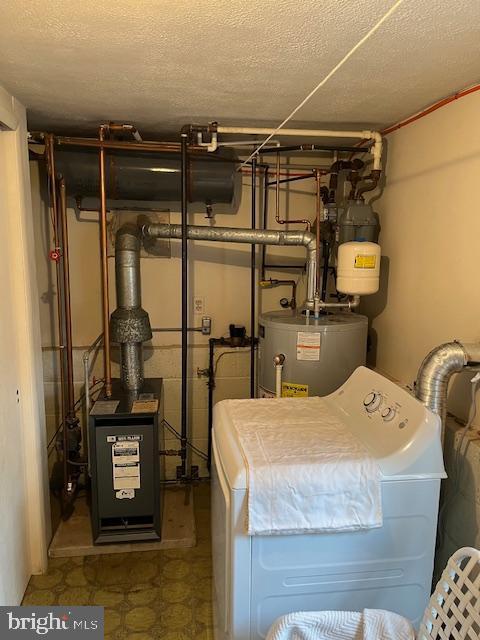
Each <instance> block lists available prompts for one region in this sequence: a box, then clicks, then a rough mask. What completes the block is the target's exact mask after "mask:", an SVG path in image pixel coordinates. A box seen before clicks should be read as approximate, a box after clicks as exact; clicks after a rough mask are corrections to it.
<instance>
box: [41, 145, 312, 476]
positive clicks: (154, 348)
mask: <svg viewBox="0 0 480 640" xmlns="http://www.w3.org/2000/svg"><path fill="white" fill-rule="evenodd" d="M293 161H294V160H293V159H292V162H293ZM305 161H306V160H305V158H302V159H301V162H302V163H305ZM31 175H32V198H33V206H34V212H35V220H36V222H35V225H36V231H35V233H36V238H37V243H36V260H37V264H38V278H39V291H40V300H41V302H40V307H41V329H42V345H43V348H44V370H45V392H46V406H47V431H48V439H49V440H50V438H51V437H52V435H53V433H54V431H55V428H56V425H57V424H58V421H59V404H60V399H59V393H58V384H57V381H58V363H57V355H56V354H55V352H54V351H52V349H51V346H52V345H53V344H55V343H56V337H55V333H56V332H55V326H56V325H55V323H56V320H55V317H56V316H55V314H56V310H55V305H56V294H55V290H56V285H55V274H54V270H53V265H52V263H51V262H50V263H49V261H48V260H47V259H46V256H47V255H48V251H49V249H50V248H51V247H50V243H49V240H48V238H49V218H48V212H47V208H46V198H45V193H44V186H43V184H44V178H43V177H42V175H41V172H40V171H39V165H38V163H36V162H33V163H31ZM67 189H68V185H67ZM313 189H314V181H313V180H311V181H307V182H295V183H292V185H291V187H290V189H288V190H282V194H281V195H282V197H281V206H282V211H287V212H288V215H289V217H291V218H293V217H294V216H295V217H300V218H304V217H307V218H310V219H313V218H314V206H315V199H314V197H313ZM260 195H261V191H260V190H259V196H260ZM269 204H270V209H269V210H270V213H271V215H270V222H269V226H270V227H273V228H276V227H278V225H276V223H275V222H274V209H273V207H274V193H273V190H272V191H271V193H270V202H269ZM68 222H69V235H70V256H71V284H72V313H73V337H74V344H75V346H76V349H75V381H76V392H77V395H78V394H79V393H81V391H82V386H83V370H82V352H83V348H84V346H85V345H89V344H91V343H92V342H93V341H94V340H95V338H96V337H97V335H98V334H99V333H100V332H101V316H100V263H99V244H98V224H97V223H96V222H78V221H77V219H76V218H75V214H74V211H73V210H71V209H69V211H68ZM171 222H172V223H178V222H180V215H179V214H178V213H177V212H172V213H171ZM191 223H192V224H208V222H207V221H206V220H205V218H204V216H203V215H200V214H192V215H191ZM215 224H216V226H235V227H249V226H250V177H249V176H245V177H244V192H243V197H242V203H241V206H240V209H239V211H238V213H237V214H236V215H228V214H223V215H222V214H218V215H216V218H215ZM189 246H190V249H189V250H190V283H191V291H190V300H192V299H193V296H194V295H195V296H201V297H204V298H205V307H206V309H205V310H206V314H208V315H210V316H211V317H212V321H213V329H212V336H214V337H220V336H223V335H226V334H227V333H228V325H229V323H231V322H233V323H236V324H243V325H245V326H246V328H247V332H248V333H250V326H249V323H250V306H249V305H250V297H249V296H250V271H249V266H250V246H246V245H245V246H243V245H232V244H230V245H229V244H225V243H212V242H210V243H208V242H195V243H193V242H191V243H190V245H189ZM171 251H172V257H171V258H157V259H150V258H144V259H142V261H141V271H142V304H143V307H144V308H145V309H146V310H147V311H148V312H149V314H150V321H151V324H152V326H154V327H162V326H163V327H172V326H180V259H179V255H180V243H179V242H177V241H172V243H171ZM268 256H269V259H270V258H272V259H273V258H274V259H276V260H277V261H281V260H282V258H284V257H288V258H291V257H292V256H298V258H299V260H300V261H301V260H302V259H303V260H304V259H305V250H304V249H302V248H296V247H291V248H288V249H286V248H284V247H273V248H269V249H268ZM109 263H110V264H109V266H110V300H111V308H112V310H113V308H114V305H115V282H114V262H113V258H110V259H109ZM268 275H269V276H271V277H274V278H275V277H282V276H285V272H282V273H281V272H269V274H268ZM287 277H289V278H291V277H295V278H297V277H299V276H298V272H291V273H290V274H288V275H287ZM300 280H301V285H302V286H300V287H299V294H298V295H299V300H300V301H302V300H303V298H302V296H304V292H305V287H304V286H303V284H304V277H302V278H300ZM290 293H291V289H290V288H286V287H285V288H284V287H282V288H276V289H273V290H266V291H262V292H261V293H260V294H259V295H260V298H261V299H260V305H261V308H262V309H263V310H264V311H267V310H270V309H274V308H279V305H278V301H279V299H280V298H281V297H283V296H289V295H290ZM200 319H201V316H200V315H199V316H194V315H191V321H190V326H192V325H195V326H198V325H199V324H200ZM190 342H191V344H192V348H191V358H190V398H191V401H190V411H191V416H190V423H191V425H192V434H191V437H192V439H193V442H194V444H195V445H196V446H197V447H198V448H200V449H201V450H203V451H206V449H207V386H206V378H199V377H197V375H196V371H197V368H200V369H205V368H207V367H208V336H202V335H200V334H198V333H195V334H190ZM145 352H146V355H147V360H146V363H145V373H146V376H150V377H152V376H158V377H162V378H163V379H164V390H165V417H166V419H167V420H168V421H169V422H170V423H171V424H172V425H173V426H174V427H175V428H176V429H177V430H178V429H179V428H180V389H181V368H180V355H181V350H180V334H179V333H165V334H158V333H157V334H154V338H153V341H152V343H151V345H148V346H147V347H146V349H145ZM220 352H221V351H219V352H218V353H220ZM93 373H94V374H95V375H96V376H97V377H101V376H102V358H101V355H100V356H99V357H98V358H97V360H96V365H95V367H94V369H93ZM113 373H114V375H118V368H117V367H116V366H114V368H113ZM216 382H217V386H216V390H215V400H216V401H218V400H221V399H223V398H237V397H248V395H249V350H248V349H244V350H239V351H238V352H236V353H234V354H228V355H225V357H222V359H221V360H220V361H219V364H218V371H217V381H216ZM167 433H168V432H167ZM166 444H167V448H177V446H178V443H177V442H176V441H175V440H173V439H171V438H169V440H168V441H167V443H166ZM55 455H56V454H55V452H54V451H53V449H52V448H51V450H50V457H49V459H50V466H51V465H52V463H53V461H54V459H55ZM167 462H168V466H169V471H170V475H172V474H173V466H174V465H175V464H177V463H178V462H177V461H176V460H175V459H173V458H170V459H168V460H167ZM193 463H194V464H199V465H200V471H201V474H202V475H206V468H205V465H204V464H203V462H202V460H200V459H199V458H198V456H196V455H194V456H193Z"/></svg>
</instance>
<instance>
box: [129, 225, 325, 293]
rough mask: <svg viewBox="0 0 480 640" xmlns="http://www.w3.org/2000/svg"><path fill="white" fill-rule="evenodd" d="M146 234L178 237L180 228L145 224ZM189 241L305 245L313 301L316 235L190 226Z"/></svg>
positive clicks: (309, 287)
mask: <svg viewBox="0 0 480 640" xmlns="http://www.w3.org/2000/svg"><path fill="white" fill-rule="evenodd" d="M142 231H143V234H144V235H145V236H150V237H153V238H176V239H181V237H182V227H181V225H179V224H147V225H144V226H143V228H142ZM187 237H188V239H189V240H208V241H214V242H234V243H240V244H263V245H280V246H297V247H298V246H304V247H305V248H306V249H307V251H308V275H307V298H308V302H309V303H310V304H313V299H314V296H315V285H316V278H315V274H316V264H317V251H316V244H315V236H314V234H313V233H310V231H274V230H269V229H242V228H232V227H205V226H199V225H189V226H188V228H187Z"/></svg>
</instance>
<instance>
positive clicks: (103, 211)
mask: <svg viewBox="0 0 480 640" xmlns="http://www.w3.org/2000/svg"><path fill="white" fill-rule="evenodd" d="M106 128H107V127H106V125H102V126H101V127H100V129H99V132H98V137H99V139H100V142H103V141H104V140H105V130H106ZM99 173H100V250H101V261H102V318H103V336H104V340H103V367H104V378H105V395H106V396H107V397H110V396H111V395H112V369H111V363H110V309H109V306H110V305H109V299H108V254H107V193H106V184H105V182H106V179H105V173H106V169H105V149H104V147H103V146H101V147H100V151H99Z"/></svg>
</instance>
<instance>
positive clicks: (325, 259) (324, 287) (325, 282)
mask: <svg viewBox="0 0 480 640" xmlns="http://www.w3.org/2000/svg"><path fill="white" fill-rule="evenodd" d="M322 252H323V273H322V291H321V294H320V299H321V300H323V302H326V297H327V287H328V263H329V261H330V243H329V242H324V243H323V244H322ZM317 264H319V262H317Z"/></svg>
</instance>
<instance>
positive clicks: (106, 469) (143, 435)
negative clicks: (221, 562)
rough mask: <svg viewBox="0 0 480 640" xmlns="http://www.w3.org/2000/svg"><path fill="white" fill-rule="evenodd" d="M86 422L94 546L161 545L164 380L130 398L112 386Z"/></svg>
mask: <svg viewBox="0 0 480 640" xmlns="http://www.w3.org/2000/svg"><path fill="white" fill-rule="evenodd" d="M113 383H114V384H113V393H112V396H111V397H110V398H108V399H101V400H98V401H97V402H96V403H95V405H94V407H93V409H92V411H91V413H90V418H89V441H90V465H91V501H92V505H91V516H92V531H93V542H94V543H95V544H101V543H116V542H134V541H142V540H159V539H160V532H161V513H162V511H161V510H162V506H163V505H162V495H161V482H160V480H161V476H162V475H163V469H162V465H161V462H160V455H159V452H160V450H161V449H162V448H163V446H162V442H163V436H162V433H160V429H159V424H160V425H161V422H162V420H161V418H162V415H161V414H162V402H161V401H162V380H161V379H148V380H145V381H144V384H143V386H142V389H141V392H140V393H129V392H128V391H126V390H125V389H123V388H122V386H121V384H120V381H117V380H114V381H113Z"/></svg>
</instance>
